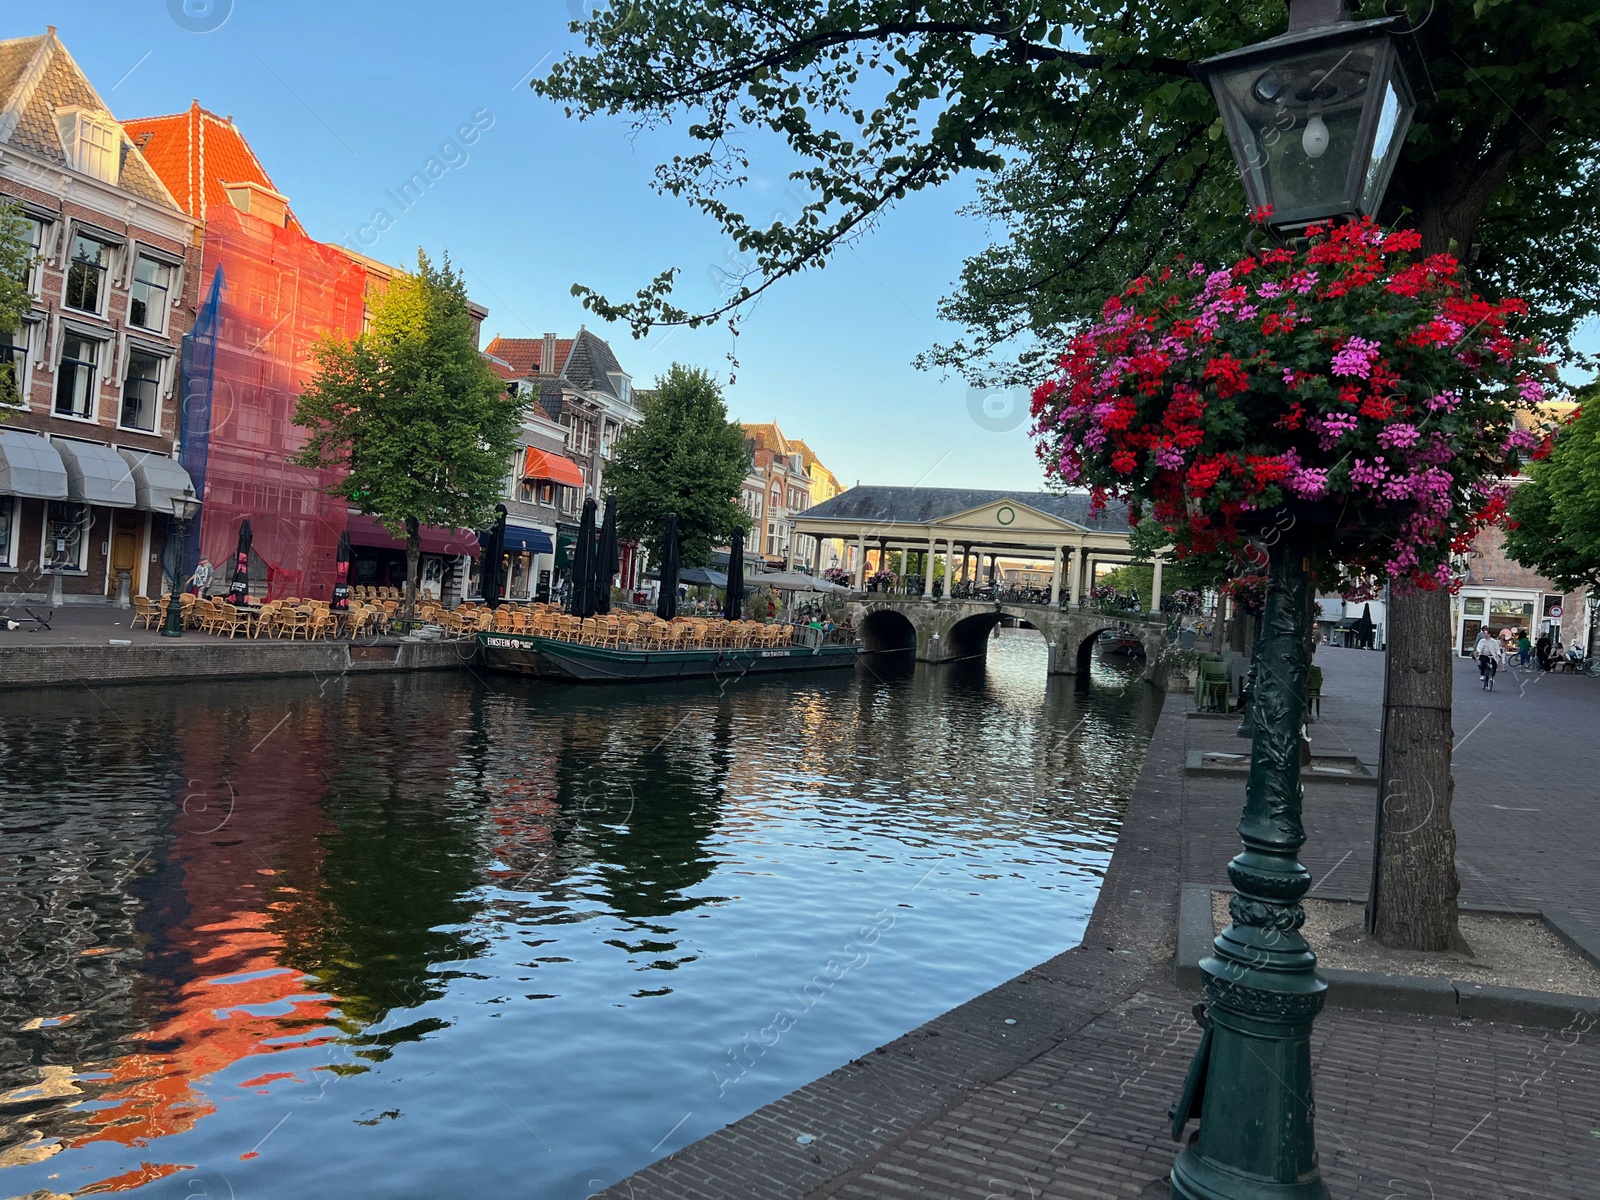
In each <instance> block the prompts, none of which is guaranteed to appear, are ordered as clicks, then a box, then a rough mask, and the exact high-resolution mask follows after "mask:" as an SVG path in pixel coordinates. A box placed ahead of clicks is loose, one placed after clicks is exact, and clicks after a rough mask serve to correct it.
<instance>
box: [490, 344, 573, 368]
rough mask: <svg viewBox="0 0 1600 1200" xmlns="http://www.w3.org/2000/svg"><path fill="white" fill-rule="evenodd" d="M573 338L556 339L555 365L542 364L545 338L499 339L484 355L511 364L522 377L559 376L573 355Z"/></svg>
mask: <svg viewBox="0 0 1600 1200" xmlns="http://www.w3.org/2000/svg"><path fill="white" fill-rule="evenodd" d="M572 342H573V339H572V338H557V339H556V360H555V362H554V363H545V362H540V361H539V360H540V359H541V358H543V357H544V339H543V338H508V337H497V338H495V339H494V340H493V341H492V342H490V343H489V344H488V345H487V346H485V347H484V348H483V349H484V353H485V354H492V355H494V356H495V357H496V358H498V359H502V360H504V361H505V362H508V363H510V364H511V365H512V366H513V367H514V368H516V370H517V371H518V372H519V376H518V377H520V376H522V375H559V374H561V368H562V367H563V366H565V365H566V362H567V355H569V354H571V353H572Z"/></svg>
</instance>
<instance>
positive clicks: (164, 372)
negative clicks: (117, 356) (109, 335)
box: [117, 326, 172, 437]
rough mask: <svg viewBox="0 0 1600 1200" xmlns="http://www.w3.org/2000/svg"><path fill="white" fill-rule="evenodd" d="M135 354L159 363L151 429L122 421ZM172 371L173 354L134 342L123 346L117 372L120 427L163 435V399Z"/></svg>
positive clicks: (153, 434)
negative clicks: (158, 351) (157, 352)
mask: <svg viewBox="0 0 1600 1200" xmlns="http://www.w3.org/2000/svg"><path fill="white" fill-rule="evenodd" d="M140 328H143V326H140ZM135 354H138V355H142V356H143V357H145V358H153V359H155V360H156V363H157V364H158V365H157V367H156V398H155V419H154V424H153V425H152V426H151V427H150V428H149V429H140V428H139V427H138V426H137V425H125V424H123V421H122V416H123V411H124V409H125V407H126V405H127V400H128V369H129V368H130V367H131V366H132V365H133V356H134V355H135ZM171 371H172V355H171V354H156V353H155V352H154V351H153V350H150V349H146V348H145V347H143V346H140V345H137V344H132V343H130V344H128V345H126V346H124V347H123V348H122V363H121V365H120V368H119V370H118V372H117V374H118V375H119V376H120V382H119V383H118V384H117V428H118V429H120V430H123V431H125V432H127V433H138V434H143V435H144V436H145V437H160V436H161V418H162V416H163V410H164V409H165V405H164V403H163V401H164V400H165V399H166V396H167V394H168V382H169V381H170V380H171V378H172V375H171Z"/></svg>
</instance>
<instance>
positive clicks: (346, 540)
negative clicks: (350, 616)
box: [328, 529, 350, 612]
mask: <svg viewBox="0 0 1600 1200" xmlns="http://www.w3.org/2000/svg"><path fill="white" fill-rule="evenodd" d="M328 607H329V608H330V609H332V610H333V611H334V612H349V611H350V531H349V530H348V529H346V530H345V531H344V532H342V533H341V534H339V549H338V550H337V551H336V552H335V553H334V564H333V600H332V602H331V603H330V604H329V605H328Z"/></svg>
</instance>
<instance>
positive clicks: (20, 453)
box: [0, 429, 67, 500]
mask: <svg viewBox="0 0 1600 1200" xmlns="http://www.w3.org/2000/svg"><path fill="white" fill-rule="evenodd" d="M0 495H11V496H32V497H34V498H35V499H39V500H65V499H66V498H67V469H66V467H65V466H63V465H62V462H61V455H59V454H57V453H56V448H55V447H54V446H52V445H51V444H50V443H49V442H48V441H46V440H45V439H44V438H42V437H40V436H38V435H37V434H32V433H21V432H19V431H18V430H15V429H0Z"/></svg>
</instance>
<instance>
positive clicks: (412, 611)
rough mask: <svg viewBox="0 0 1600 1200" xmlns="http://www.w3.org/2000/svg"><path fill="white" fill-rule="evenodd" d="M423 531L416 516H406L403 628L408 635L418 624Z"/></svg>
mask: <svg viewBox="0 0 1600 1200" xmlns="http://www.w3.org/2000/svg"><path fill="white" fill-rule="evenodd" d="M421 569H422V533H421V532H420V531H419V530H418V528H417V519H416V518H415V517H407V518H406V607H405V617H404V618H403V619H402V621H401V629H402V631H403V632H404V633H405V634H407V635H408V636H409V635H410V634H411V632H412V630H414V629H415V628H416V626H417V587H418V585H419V584H420V583H421Z"/></svg>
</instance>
